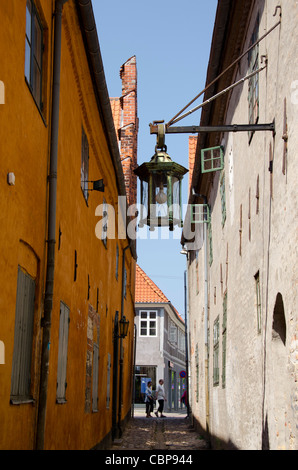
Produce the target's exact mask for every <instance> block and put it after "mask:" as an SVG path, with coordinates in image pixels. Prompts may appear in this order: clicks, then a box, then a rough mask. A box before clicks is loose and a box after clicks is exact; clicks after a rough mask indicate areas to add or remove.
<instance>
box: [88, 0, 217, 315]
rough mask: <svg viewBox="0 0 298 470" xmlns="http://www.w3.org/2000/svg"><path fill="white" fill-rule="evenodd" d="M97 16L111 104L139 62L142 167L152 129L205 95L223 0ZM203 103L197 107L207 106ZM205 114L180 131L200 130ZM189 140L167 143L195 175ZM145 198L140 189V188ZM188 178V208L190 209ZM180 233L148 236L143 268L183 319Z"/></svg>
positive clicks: (166, 3) (174, 2)
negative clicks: (124, 69) (127, 67)
mask: <svg viewBox="0 0 298 470" xmlns="http://www.w3.org/2000/svg"><path fill="white" fill-rule="evenodd" d="M92 3H93V9H94V16H95V20H96V25H97V33H98V38H99V43H100V49H101V55H102V59H103V64H104V71H105V77H106V82H107V87H108V91H109V96H110V97H120V96H121V79H120V75H119V72H120V68H121V66H122V64H124V63H125V62H126V61H127V60H128V59H129V58H130V57H132V56H136V61H137V73H138V117H139V134H138V164H139V165H141V164H142V163H143V162H145V161H150V159H151V157H152V156H153V155H154V149H155V145H156V136H155V135H150V131H149V123H152V122H153V121H155V120H165V122H168V121H169V120H170V119H171V118H172V117H174V116H175V115H176V114H177V113H178V112H179V111H181V109H182V108H183V107H184V106H185V105H187V104H188V103H189V102H190V101H191V100H192V99H193V98H194V97H195V96H196V95H198V94H199V92H201V91H202V90H203V89H204V88H205V83H206V73H207V67H208V60H209V55H210V46H211V40H212V34H213V27H214V20H215V14H216V8H217V0H208V1H205V0H184V1H181V0H149V1H146V0H126V1H123V0H109V1H108V2H106V1H100V0H93V2H92ZM202 98H203V97H201V98H199V100H198V101H196V102H195V103H194V104H192V105H191V106H190V108H189V109H192V108H193V107H194V106H196V105H197V104H200V102H201V101H200V100H202ZM199 121H200V114H199V112H198V111H197V112H195V113H193V114H192V115H191V116H189V117H187V118H184V119H183V120H181V121H180V122H179V123H177V124H175V125H176V126H179V125H181V126H182V125H183V126H184V125H199ZM188 137H189V135H188V134H174V135H166V142H165V143H166V145H167V152H168V154H169V155H170V156H171V158H172V160H173V161H175V162H177V163H179V164H180V165H183V166H184V167H186V168H188ZM138 191H139V182H138ZM187 192H188V175H187V174H186V175H185V177H184V179H183V194H182V199H183V200H182V202H183V204H185V205H186V204H187V199H188V198H187ZM180 238H181V229H178V228H176V229H175V230H174V232H169V231H168V230H167V229H165V228H163V229H160V228H158V229H156V230H155V231H154V232H149V230H147V229H146V231H145V232H144V231H142V233H140V235H139V238H138V239H137V254H138V261H137V262H138V264H139V266H140V267H141V268H142V269H143V270H144V271H145V273H146V274H147V275H148V276H149V277H150V278H151V279H152V280H153V281H154V282H155V283H156V284H157V286H158V287H159V288H160V289H161V290H162V291H163V293H164V294H165V295H166V296H167V298H168V299H169V300H170V301H171V303H172V304H173V305H174V307H175V308H176V309H177V310H178V312H179V313H180V315H181V316H182V317H184V313H185V307H184V305H185V304H184V271H185V270H186V256H185V255H182V254H181V253H180V251H181V248H182V247H181V244H180Z"/></svg>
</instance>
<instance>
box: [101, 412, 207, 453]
mask: <svg viewBox="0 0 298 470" xmlns="http://www.w3.org/2000/svg"><path fill="white" fill-rule="evenodd" d="M207 449H208V444H207V442H206V441H205V440H204V439H203V438H202V437H201V436H200V435H199V434H198V433H197V432H196V431H195V430H194V429H193V427H192V426H191V423H190V420H189V418H187V417H186V413H185V412H184V413H181V412H178V413H167V414H166V418H156V417H155V415H154V414H153V415H152V418H146V417H145V415H144V411H141V410H137V411H135V413H134V417H133V418H131V419H130V421H129V423H128V424H127V426H126V428H125V430H124V432H123V435H122V437H121V439H118V440H115V441H114V442H113V445H112V447H110V449H108V450H113V451H117V450H118V451H120V450H121V451H122V450H149V451H150V450H168V451H176V450H185V451H186V450H207Z"/></svg>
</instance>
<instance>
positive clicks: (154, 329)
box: [150, 327, 156, 336]
mask: <svg viewBox="0 0 298 470" xmlns="http://www.w3.org/2000/svg"><path fill="white" fill-rule="evenodd" d="M150 336H156V328H151V327H150Z"/></svg>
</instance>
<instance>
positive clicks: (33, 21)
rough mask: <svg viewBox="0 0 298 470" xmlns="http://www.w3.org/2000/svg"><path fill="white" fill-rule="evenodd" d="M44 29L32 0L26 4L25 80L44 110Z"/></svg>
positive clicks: (28, 0) (36, 101)
mask: <svg viewBox="0 0 298 470" xmlns="http://www.w3.org/2000/svg"><path fill="white" fill-rule="evenodd" d="M43 52H44V29H43V26H42V23H41V20H40V18H39V16H38V13H37V9H36V6H35V4H34V2H33V1H32V0H27V4H26V35H25V80H26V83H27V85H28V86H29V89H30V91H31V93H32V96H33V98H34V100H35V103H36V104H37V106H38V108H39V109H40V110H41V111H42V110H43V102H42V69H43Z"/></svg>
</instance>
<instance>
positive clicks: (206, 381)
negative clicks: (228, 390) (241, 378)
mask: <svg viewBox="0 0 298 470" xmlns="http://www.w3.org/2000/svg"><path fill="white" fill-rule="evenodd" d="M192 195H193V196H195V197H199V198H201V199H203V200H204V204H206V205H207V202H208V201H207V197H206V196H204V195H203V194H197V193H196V192H195V191H194V189H193V191H192ZM204 220H205V221H204V242H205V243H204V258H205V263H204V302H205V305H204V337H205V338H204V342H205V406H206V430H207V433H208V434H209V427H210V419H209V418H210V417H209V344H208V246H207V225H208V215H207V213H206V212H205V216H204Z"/></svg>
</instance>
